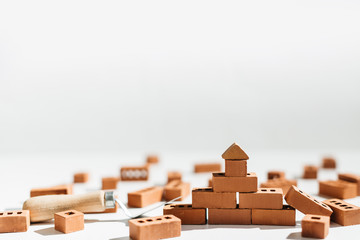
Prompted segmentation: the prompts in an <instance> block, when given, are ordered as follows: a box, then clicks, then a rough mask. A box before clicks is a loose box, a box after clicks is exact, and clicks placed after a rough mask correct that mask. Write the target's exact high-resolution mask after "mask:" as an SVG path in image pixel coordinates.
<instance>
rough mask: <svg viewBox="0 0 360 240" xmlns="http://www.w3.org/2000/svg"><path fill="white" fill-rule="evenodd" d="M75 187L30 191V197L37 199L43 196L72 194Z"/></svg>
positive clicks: (69, 185) (60, 186) (65, 186)
mask: <svg viewBox="0 0 360 240" xmlns="http://www.w3.org/2000/svg"><path fill="white" fill-rule="evenodd" d="M72 192H73V185H72V184H64V185H58V186H54V187H49V188H33V189H31V191H30V197H37V196H43V195H59V194H72Z"/></svg>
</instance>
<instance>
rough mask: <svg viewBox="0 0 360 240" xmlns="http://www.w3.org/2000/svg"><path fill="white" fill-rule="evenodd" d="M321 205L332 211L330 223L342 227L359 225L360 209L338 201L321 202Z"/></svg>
mask: <svg viewBox="0 0 360 240" xmlns="http://www.w3.org/2000/svg"><path fill="white" fill-rule="evenodd" d="M323 203H325V204H326V205H328V206H329V207H330V208H331V209H332V210H333V214H331V221H333V222H336V223H337V224H340V225H342V226H350V225H357V224H360V207H358V206H355V205H352V204H350V203H347V202H345V201H343V200H340V199H328V200H325V201H323Z"/></svg>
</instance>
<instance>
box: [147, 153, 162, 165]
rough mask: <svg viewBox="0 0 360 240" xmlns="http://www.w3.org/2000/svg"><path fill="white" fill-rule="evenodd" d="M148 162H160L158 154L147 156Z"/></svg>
mask: <svg viewBox="0 0 360 240" xmlns="http://www.w3.org/2000/svg"><path fill="white" fill-rule="evenodd" d="M146 163H150V164H155V163H159V157H158V156H156V155H149V156H147V158H146Z"/></svg>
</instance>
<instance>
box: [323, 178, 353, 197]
mask: <svg viewBox="0 0 360 240" xmlns="http://www.w3.org/2000/svg"><path fill="white" fill-rule="evenodd" d="M319 194H322V195H325V196H329V197H334V198H340V199H347V198H354V197H356V196H357V184H356V183H351V182H346V181H342V180H336V181H333V180H331V181H320V182H319Z"/></svg>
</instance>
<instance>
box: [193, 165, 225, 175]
mask: <svg viewBox="0 0 360 240" xmlns="http://www.w3.org/2000/svg"><path fill="white" fill-rule="evenodd" d="M220 171H221V164H220V163H198V164H195V166H194V172H195V173H203V172H220Z"/></svg>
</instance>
